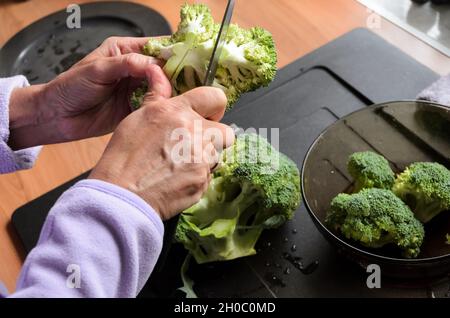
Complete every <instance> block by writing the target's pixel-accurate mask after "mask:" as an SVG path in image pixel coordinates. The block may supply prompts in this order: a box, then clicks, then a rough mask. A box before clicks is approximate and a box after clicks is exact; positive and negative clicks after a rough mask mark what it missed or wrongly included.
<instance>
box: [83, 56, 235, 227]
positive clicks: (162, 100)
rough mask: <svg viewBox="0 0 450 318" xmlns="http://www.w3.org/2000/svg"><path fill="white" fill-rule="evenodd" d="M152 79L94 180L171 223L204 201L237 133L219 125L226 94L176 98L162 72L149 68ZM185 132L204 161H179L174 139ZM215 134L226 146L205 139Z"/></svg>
mask: <svg viewBox="0 0 450 318" xmlns="http://www.w3.org/2000/svg"><path fill="white" fill-rule="evenodd" d="M147 78H148V82H149V87H150V90H149V92H148V93H147V94H146V96H145V98H144V102H143V105H142V107H141V108H140V109H139V110H137V111H135V112H134V113H132V114H130V115H129V116H128V117H126V118H125V119H124V120H123V121H122V122H121V123H120V124H119V126H118V127H117V128H116V130H115V132H114V134H113V136H112V138H111V141H110V142H109V144H108V146H107V148H106V150H105V152H104V154H103V156H102V158H101V159H100V161H99V162H98V164H97V165H96V167H95V168H94V169H93V170H92V172H91V174H90V176H89V178H92V179H99V180H103V181H106V182H110V183H113V184H116V185H119V186H121V187H123V188H125V189H128V190H130V191H132V192H134V193H136V194H137V195H139V196H140V197H141V198H143V199H144V200H145V201H146V202H147V203H148V204H150V205H151V206H152V208H153V209H154V210H155V211H156V212H157V213H159V215H160V216H161V218H162V219H163V220H167V219H169V218H171V217H173V216H175V215H176V214H178V213H180V212H182V211H183V210H185V209H186V208H188V207H190V206H192V205H193V204H195V203H196V202H198V201H199V200H200V198H201V196H202V194H203V193H204V191H205V190H206V189H207V187H208V184H209V181H210V178H211V176H210V172H211V169H212V168H213V167H214V166H215V164H216V162H217V158H218V155H217V153H218V152H219V151H221V150H222V149H223V148H226V147H228V146H230V145H232V144H233V142H234V132H233V130H232V129H231V128H230V127H229V126H226V125H224V124H221V123H218V121H219V120H220V119H221V118H222V117H223V115H224V112H225V107H226V103H227V99H226V96H225V94H224V93H223V92H222V91H221V90H220V89H216V88H209V87H200V88H196V89H194V90H191V91H189V92H186V93H185V94H183V95H180V96H177V97H174V98H170V96H171V91H172V89H171V85H170V83H169V81H168V79H167V78H166V76H165V75H164V73H163V71H162V69H161V68H160V67H159V66H156V65H151V64H149V66H148V70H147ZM195 122H196V123H197V125H196V126H197V127H196V129H194V123H195ZM198 123H201V124H202V125H201V127H202V128H201V129H198V128H199V127H198V126H199V125H198ZM180 128H181V129H184V130H185V131H186V132H188V133H189V135H188V136H189V138H187V139H185V141H187V142H188V144H189V145H190V148H189V149H191V151H192V150H193V149H196V151H198V149H202V151H203V152H202V155H201V156H200V157H201V158H200V160H196V161H194V162H192V161H189V162H180V160H177V158H174V156H173V154H172V151H173V149H174V147H176V146H177V145H178V147H179V145H180V144H179V140H176V139H175V138H173V135H172V133H173V131H174V130H176V129H180ZM210 128H213V129H217V131H219V132H220V133H221V134H222V136H221V137H222V138H221V139H222V140H223V141H221V140H220V138H211V137H207V136H206V135H208V134H206V135H205V134H204V133H205V130H207V129H210ZM184 149H186V148H184ZM197 154H198V152H197ZM196 158H198V156H197V157H196Z"/></svg>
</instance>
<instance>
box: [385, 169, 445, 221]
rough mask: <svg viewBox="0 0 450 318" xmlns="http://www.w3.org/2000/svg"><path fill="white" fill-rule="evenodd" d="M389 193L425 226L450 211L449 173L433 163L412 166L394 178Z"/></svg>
mask: <svg viewBox="0 0 450 318" xmlns="http://www.w3.org/2000/svg"><path fill="white" fill-rule="evenodd" d="M392 191H394V193H395V194H396V195H397V196H398V197H400V198H401V199H402V200H403V201H405V202H406V203H407V204H408V205H409V206H410V208H411V209H412V210H413V211H414V214H415V215H416V218H418V219H419V220H420V221H422V222H423V223H426V222H428V221H430V220H431V219H432V218H433V217H435V216H436V215H438V214H439V213H440V212H442V211H446V210H450V171H449V170H448V169H447V168H446V167H444V166H443V165H441V164H439V163H435V162H419V163H413V164H412V165H410V166H409V167H408V168H406V170H405V171H404V172H403V173H401V174H400V175H399V176H398V177H397V179H396V180H395V184H394V187H393V188H392Z"/></svg>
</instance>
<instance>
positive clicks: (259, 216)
mask: <svg viewBox="0 0 450 318" xmlns="http://www.w3.org/2000/svg"><path fill="white" fill-rule="evenodd" d="M299 202H300V176H299V171H298V168H297V166H296V164H295V163H294V162H293V161H291V160H290V159H289V158H287V157H286V156H285V155H283V154H281V153H279V152H278V151H277V150H276V149H274V148H273V147H272V146H271V145H270V144H269V143H268V141H267V140H266V139H264V138H262V137H260V136H259V135H256V134H243V135H239V136H238V137H237V138H236V142H235V143H234V145H233V146H232V147H230V148H228V149H226V150H224V151H223V152H222V154H221V158H220V163H219V166H218V169H217V170H216V171H215V172H214V175H213V179H212V181H211V183H210V185H209V187H208V189H207V191H206V192H205V194H204V195H203V197H202V198H201V200H200V201H199V202H198V203H197V204H195V205H194V206H192V207H191V208H189V209H187V210H186V211H184V212H183V213H182V214H181V216H180V220H179V222H178V226H177V231H176V239H177V240H178V241H179V242H181V243H183V245H184V247H185V248H186V249H187V250H189V252H190V253H191V254H192V255H193V256H194V258H195V260H196V261H197V263H206V262H212V261H224V260H231V259H235V258H238V257H243V256H248V255H253V254H255V253H256V251H255V244H256V242H257V241H258V239H259V237H260V235H261V233H262V231H263V230H264V229H268V228H269V229H270V228H276V227H278V226H280V225H282V224H283V223H284V222H286V221H287V220H289V219H291V218H292V216H293V215H294V212H295V210H296V209H297V207H298V205H299Z"/></svg>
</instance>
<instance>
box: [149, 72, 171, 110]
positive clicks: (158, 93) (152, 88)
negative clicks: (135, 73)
mask: <svg viewBox="0 0 450 318" xmlns="http://www.w3.org/2000/svg"><path fill="white" fill-rule="evenodd" d="M145 74H146V76H147V81H148V90H147V93H146V94H145V97H144V105H145V104H148V103H152V102H154V101H155V100H158V99H160V98H170V97H171V96H172V85H171V84H170V82H169V80H168V79H167V76H166V74H164V71H163V70H162V68H161V67H159V66H158V65H155V64H151V65H149V66H148V67H147V69H146V71H145Z"/></svg>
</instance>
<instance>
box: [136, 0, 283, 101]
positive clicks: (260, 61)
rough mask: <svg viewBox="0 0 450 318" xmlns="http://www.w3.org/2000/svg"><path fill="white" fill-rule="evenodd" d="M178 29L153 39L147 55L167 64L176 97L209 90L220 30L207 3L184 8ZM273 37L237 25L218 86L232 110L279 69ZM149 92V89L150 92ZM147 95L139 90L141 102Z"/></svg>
mask: <svg viewBox="0 0 450 318" xmlns="http://www.w3.org/2000/svg"><path fill="white" fill-rule="evenodd" d="M180 18H181V21H180V24H179V26H178V30H177V32H176V33H174V34H173V35H172V36H171V37H170V38H162V39H161V38H160V39H156V38H152V39H150V40H149V42H148V43H147V44H146V45H145V47H144V50H143V52H144V54H146V55H149V56H153V57H156V58H158V59H161V60H163V61H165V66H164V72H165V73H166V75H167V77H168V78H169V79H170V82H171V84H172V91H173V95H178V94H182V93H184V92H186V91H188V90H190V89H193V88H195V87H199V86H203V85H204V80H205V77H206V72H207V69H208V65H209V61H210V58H211V55H212V52H213V49H214V43H215V40H216V38H217V34H218V31H219V29H220V26H219V25H218V24H216V23H214V20H213V18H212V16H211V12H210V10H209V9H208V7H206V6H205V5H201V4H193V5H188V4H186V5H184V6H183V7H182V9H181V15H180ZM276 64H277V53H276V50H275V44H274V42H273V38H272V35H271V34H270V33H269V32H268V31H266V30H264V29H262V28H257V27H255V28H251V29H249V30H246V29H242V28H240V27H239V26H237V25H235V24H231V25H230V26H229V28H228V33H227V36H226V38H225V43H224V46H223V51H222V54H221V56H220V59H219V65H218V69H217V73H216V77H215V80H214V83H213V86H214V87H217V88H220V89H222V90H223V91H224V92H225V94H226V95H227V98H228V109H230V108H231V107H232V105H233V104H234V103H235V102H236V101H237V100H238V98H239V96H240V95H242V94H243V93H246V92H249V91H253V90H256V89H257V88H259V87H261V86H267V85H269V83H270V82H271V81H272V80H273V79H274V77H275V74H276V70H277V66H276ZM144 92H145V91H144ZM140 95H143V92H142V90H141V91H140V92H136V94H135V96H134V100H135V101H139V100H140V98H139V96H140Z"/></svg>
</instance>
